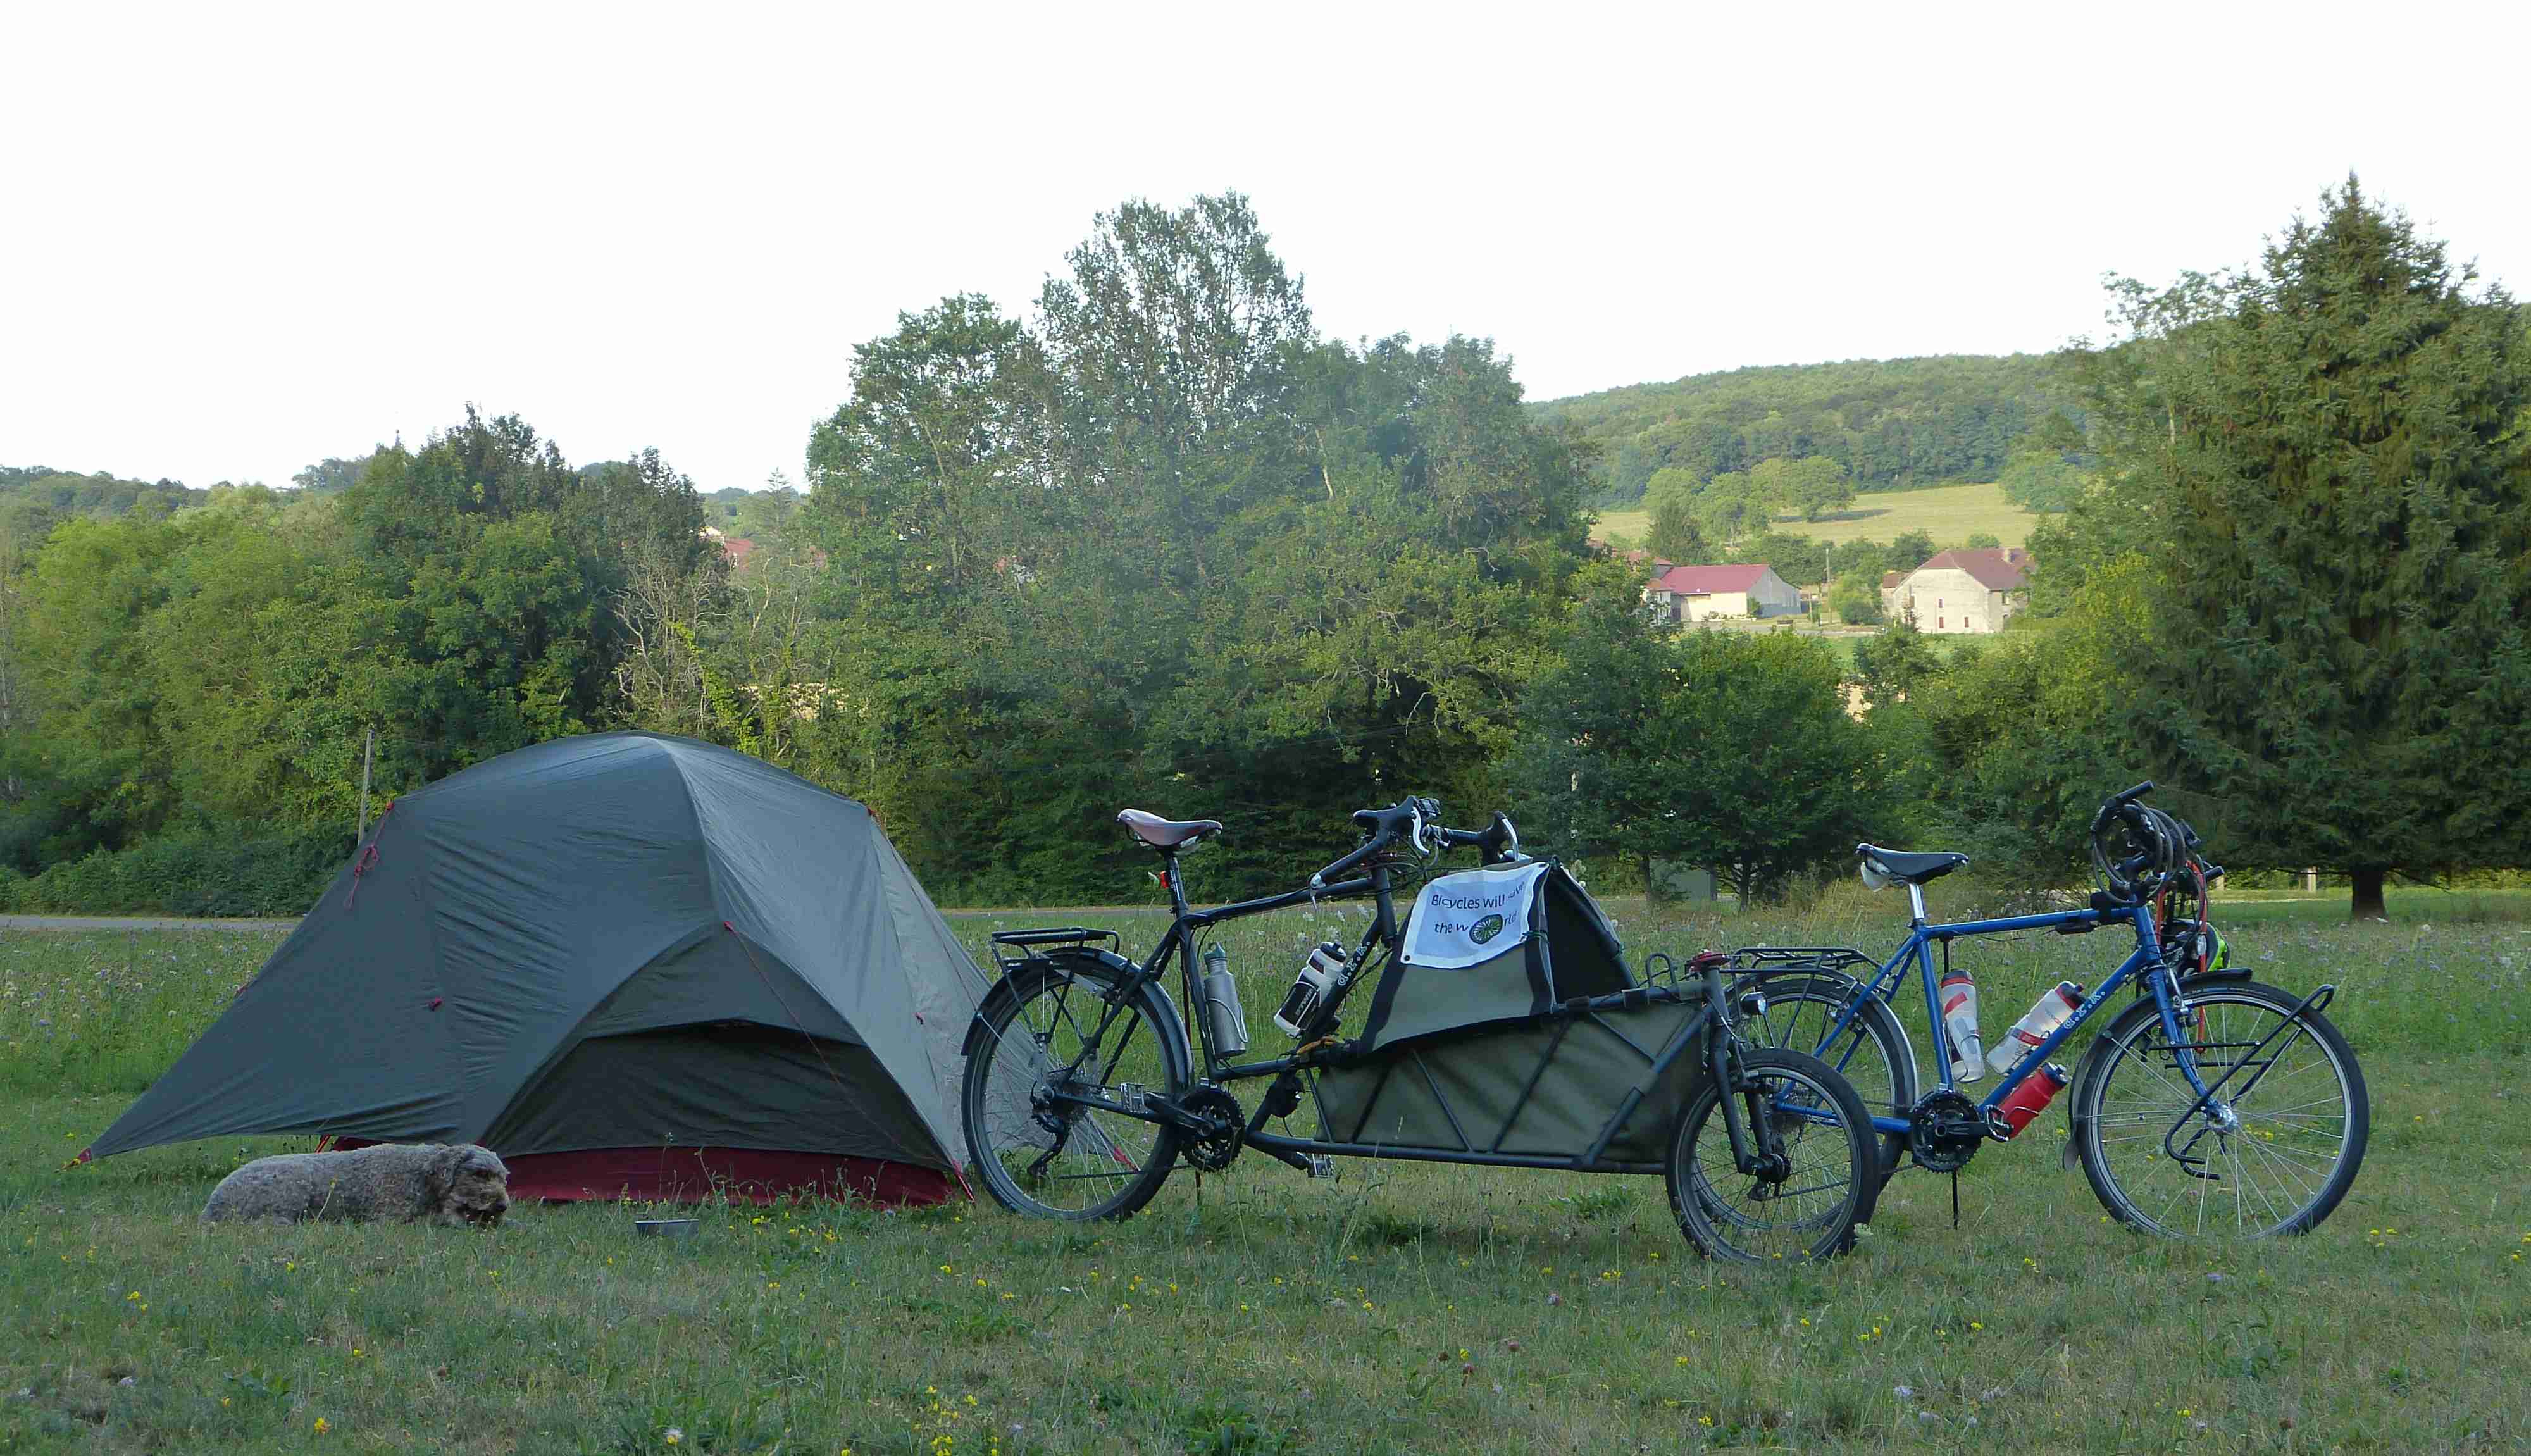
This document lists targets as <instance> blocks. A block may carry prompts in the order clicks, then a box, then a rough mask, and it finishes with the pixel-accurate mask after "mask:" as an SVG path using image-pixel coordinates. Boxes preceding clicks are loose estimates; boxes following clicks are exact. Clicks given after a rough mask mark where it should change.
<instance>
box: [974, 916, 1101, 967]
mask: <svg viewBox="0 0 2531 1456" xmlns="http://www.w3.org/2000/svg"><path fill="white" fill-rule="evenodd" d="M991 938H992V942H993V944H994V945H996V946H1004V945H1007V946H1010V947H1012V948H1013V949H1015V950H1018V951H1020V952H1021V954H1019V955H1015V956H1006V955H1003V954H1002V953H1001V952H1000V951H998V950H997V951H995V952H994V953H993V960H994V962H995V963H996V964H998V965H999V966H1000V967H1001V969H1002V971H1003V972H1004V974H1008V973H1009V972H1011V971H1014V970H1016V969H1018V968H1019V966H1020V965H1021V964H1022V963H1023V962H1025V961H1027V960H1028V959H1029V957H1030V956H1031V955H1032V954H1035V953H1036V952H1037V949H1038V947H1040V946H1046V945H1077V946H1083V947H1087V946H1089V945H1090V944H1091V942H1093V941H1097V940H1103V941H1105V942H1107V949H1108V950H1109V951H1110V952H1113V953H1115V954H1118V955H1122V954H1123V953H1124V942H1123V940H1121V939H1120V938H1119V937H1118V936H1117V934H1116V932H1115V931H1113V930H1093V929H1091V928H1090V927H1089V926H1087V925H1062V926H1057V927H1050V928H1046V929H1040V930H995V931H994V932H993V933H992V937H991Z"/></svg>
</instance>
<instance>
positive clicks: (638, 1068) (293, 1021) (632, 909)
mask: <svg viewBox="0 0 2531 1456" xmlns="http://www.w3.org/2000/svg"><path fill="white" fill-rule="evenodd" d="M985 984H986V982H985V980H984V976H983V975H982V973H980V972H979V971H978V970H977V968H976V966H975V963H974V962H973V961H972V960H971V959H970V958H969V957H968V956H967V954H966V952H965V950H964V949H963V948H962V947H961V946H960V945H959V944H958V941H957V939H956V937H955V936H954V935H953V934H951V932H950V930H949V927H948V925H947V924H946V923H944V922H943V921H942V920H941V918H940V914H939V912H938V910H937V909H936V908H934V907H933V905H932V903H931V900H930V898H929V897H928V895H926V894H925V893H924V890H923V887H922V885H921V884H919V883H918V882H916V880H915V877H914V874H913V872H912V871H911V870H910V869H909V868H907V867H906V864H905V861H904V860H903V859H902V858H900V857H899V856H898V855H897V853H896V850H895V847H894V846H892V845H890V844H889V843H888V842H887V837H886V835H885V834H884V833H883V832H881V830H880V828H879V826H878V824H877V823H876V821H875V820H874V819H873V818H872V815H871V813H870V812H869V811H868V810H867V809H865V808H863V807H862V806H861V805H859V804H856V803H854V802H853V801H851V800H849V799H845V798H842V797H840V796H838V795H835V794H831V793H828V792H826V791H825V790H823V789H820V788H817V787H816V786H815V785H813V784H810V783H808V782H807V781H806V780H803V779H800V778H798V777H795V776H794V775H792V774H789V773H786V772H784V771H783V770H781V769H779V768H776V767H774V766H772V765H771V764H768V763H765V762H763V761H761V760H759V759H756V758H752V757H749V756H746V755H743V754H738V753H734V752H732V751H730V750H727V749H723V748H718V747H715V746H713V745H710V744H704V743H698V742H695V741H692V740H688V739H679V738H670V737H665V736H659V735H651V734H640V733H614V734H595V735H590V736H586V737H580V738H570V739H562V740H558V741H555V742H552V743H546V744H540V745H537V746H535V747H534V748H528V749H522V750H520V751H518V752H517V753H513V754H507V755H504V756H501V757H499V758H495V759H492V760H491V761H489V762H486V763H481V764H478V765H477V766H475V767H473V768H469V769H467V770H465V771H463V772H461V773H457V774H453V775H451V776H450V777H448V778H446V779H443V780H441V781H440V782H438V783H435V784H432V785H430V786H429V787H427V788H425V789H422V790H420V791H418V792H416V793H414V794H411V795H408V796H406V797H405V798H403V799H401V800H398V801H397V802H396V803H395V804H394V805H392V806H391V807H390V809H389V811H388V812H386V813H385V814H384V815H383V816H382V817H381V818H380V820H379V822H378V825H377V828H376V830H375V832H374V833H373V834H372V836H371V837H370V839H369V840H368V842H367V843H366V844H365V845H364V846H362V848H361V850H360V852H359V854H358V855H357V856H356V858H355V860H354V862H353V863H352V864H351V865H350V866H347V867H346V868H344V870H343V871H342V873H341V874H339V875H338V876H336V878H335V881H334V883H333V884H332V885H331V886H330V887H328V888H327V890H326V892H325V894H324V897H323V898H322V899H321V900H320V901H319V902H318V903H317V904H316V905H315V906H314V907H313V908H311V909H310V910H309V914H308V917H307V919H306V920H304V921H303V922H301V924H300V925H299V927H298V929H297V930H295V931H294V932H293V933H292V934H291V936H290V938H289V939H288V940H286V941H284V942H283V943H282V945H281V948H280V949H279V950H277V951H275V952H274V953H273V956H272V958H271V960H269V961H268V962H266V963H265V965H264V967H263V969H262V971H261V972H259V973H258V974H257V975H256V976H255V978H254V980H252V981H250V982H249V983H248V984H247V985H246V987H245V988H244V989H243V990H241V991H240V992H239V994H238V996H237V998H236V999H235V1001H234V1002H233V1003H232V1004H231V1005H230V1007H229V1008H228V1010H227V1011H226V1013H224V1014H223V1015H222V1016H221V1017H220V1019H219V1020H218V1021H217V1022H216V1023H215V1024H214V1025H213V1026H212V1027H211V1029H210V1030H209V1031H208V1032H206V1033H205V1034H204V1035H203V1036H202V1037H201V1038H200V1039H199V1040H198V1041H197V1042H196V1043H195V1044H194V1045H193V1046H192V1047H191V1048H190V1049H189V1050H187V1052H186V1053H185V1055H184V1056H183V1058H181V1059H180V1060H179V1061H178V1062H177V1063H176V1065H175V1066H174V1067H173V1068H171V1069H169V1071H168V1072H167V1073H166V1074H165V1075H164V1076H162V1077H161V1078H159V1080H158V1082H157V1084H156V1085H155V1086H153V1087H151V1088H150V1089H149V1091H148V1092H145V1093H144V1094H142V1096H141V1098H140V1100H138V1101H137V1102H135V1103H134V1104H133V1105H132V1106H131V1108H130V1109H128V1110H127V1111H126V1112H125V1113H124V1114H123V1116H122V1117H121V1118H120V1119H118V1120H117V1121H116V1122H115V1124H114V1126H113V1127H111V1128H109V1129H108V1130H107V1131H106V1132H105V1134H104V1135H103V1136H102V1137H100V1138H98V1139H97V1141H96V1143H95V1145H94V1146H93V1148H91V1151H92V1152H94V1153H95V1154H97V1155H99V1156H103V1155H108V1154H112V1153H117V1152H125V1151H130V1150H131V1149H134V1148H147V1147H151V1146H153V1145H156V1144H162V1143H173V1142H180V1141H185V1140H188V1139H195V1138H207V1137H216V1136H226V1135H232V1134H244V1133H325V1134H335V1135H340V1136H346V1137H354V1138H363V1139H369V1140H375V1141H440V1142H461V1141H475V1142H486V1144H487V1146H490V1147H493V1148H495V1150H497V1151H501V1152H504V1153H513V1152H516V1153H532V1152H549V1151H563V1150H570V1149H580V1148H623V1147H633V1148H655V1147H661V1146H683V1147H689V1148H691V1147H696V1146H699V1145H703V1144H711V1145H716V1146H721V1147H728V1148H763V1149H770V1150H786V1151H787V1150H799V1151H811V1152H821V1153H822V1152H832V1153H837V1154H847V1155H853V1156H866V1157H875V1158H883V1159H886V1160H889V1161H898V1162H907V1163H912V1164H916V1165H919V1166H925V1167H931V1168H940V1169H946V1168H954V1167H957V1166H960V1165H963V1164H964V1162H965V1161H966V1156H965V1149H964V1145H963V1141H962V1138H961V1134H960V1132H959V1119H958V1110H957V1090H958V1080H959V1076H960V1071H961V1068H960V1062H959V1045H960V1041H961V1039H962V1038H963V1036H965V1033H966V1028H967V1023H968V1021H969V1020H970V1019H971V1018H972V1016H973V1015H974V1012H975V1008H976V1004H977V1002H978V1001H979V1000H980V999H981V998H982V996H983V994H984V988H985Z"/></svg>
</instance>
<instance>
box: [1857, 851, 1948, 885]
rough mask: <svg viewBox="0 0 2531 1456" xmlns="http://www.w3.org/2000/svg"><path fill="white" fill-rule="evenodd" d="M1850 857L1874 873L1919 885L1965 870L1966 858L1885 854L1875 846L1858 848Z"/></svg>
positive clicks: (1886, 852)
mask: <svg viewBox="0 0 2531 1456" xmlns="http://www.w3.org/2000/svg"><path fill="white" fill-rule="evenodd" d="M1854 853H1855V854H1856V856H1857V857H1859V858H1860V859H1861V860H1862V861H1863V863H1864V864H1865V865H1866V866H1867V867H1869V868H1871V869H1873V870H1874V871H1875V872H1877V873H1879V874H1881V875H1883V876H1884V877H1886V878H1889V879H1894V880H1897V881H1898V882H1900V883H1901V884H1911V885H1920V884H1923V883H1924V882H1925V881H1927V880H1929V879H1940V878H1941V877H1942V876H1943V875H1945V874H1948V873H1950V872H1951V871H1952V870H1954V869H1965V868H1968V863H1969V857H1968V856H1966V855H1955V854H1952V853H1950V852H1948V851H1941V852H1938V853H1935V854H1930V855H1910V854H1906V853H1903V852H1901V851H1899V850H1885V849H1883V848H1881V847H1880V846H1878V845H1870V844H1858V845H1856V846H1855V847H1854Z"/></svg>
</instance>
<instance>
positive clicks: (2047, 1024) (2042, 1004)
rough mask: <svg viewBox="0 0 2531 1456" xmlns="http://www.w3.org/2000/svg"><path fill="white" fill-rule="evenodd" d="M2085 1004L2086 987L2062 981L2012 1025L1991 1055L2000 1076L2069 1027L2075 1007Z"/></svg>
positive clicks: (1988, 1054)
mask: <svg viewBox="0 0 2531 1456" xmlns="http://www.w3.org/2000/svg"><path fill="white" fill-rule="evenodd" d="M2082 1004H2083V988H2082V986H2080V985H2078V984H2076V983H2075V982H2073V981H2070V980H2060V981H2058V982H2056V984H2055V985H2053V986H2052V987H2050V988H2049V991H2048V993H2047V994H2046V995H2044V996H2041V997H2040V998H2039V1004H2038V1005H2036V1006H2033V1007H2031V1008H2030V1014H2029V1015H2027V1016H2025V1017H2023V1018H2022V1019H2021V1020H2019V1021H2017V1022H2014V1023H2013V1024H2012V1030H2011V1031H2009V1032H2006V1033H2004V1034H2003V1039H2002V1040H2000V1041H1997V1043H1995V1050H1993V1051H1991V1052H1989V1053H1987V1058H1986V1059H1987V1061H1988V1063H1989V1064H1990V1065H1992V1066H1993V1067H1994V1068H1995V1074H1996V1075H1997V1077H2000V1076H2002V1075H2003V1074H2004V1073H2006V1072H2009V1071H2011V1070H2012V1066H2013V1063H2015V1062H2018V1061H2020V1060H2021V1059H2022V1058H2023V1057H2025V1056H2028V1055H2029V1054H2030V1048H2032V1047H2034V1046H2037V1045H2038V1044H2039V1043H2040V1042H2042V1041H2045V1040H2047V1039H2048V1036H2049V1034H2050V1033H2052V1032H2054V1031H2055V1030H2056V1029H2057V1028H2058V1027H2061V1026H2063V1025H2064V1024H2065V1020H2066V1018H2068V1017H2070V1016H2072V1015H2073V1014H2074V1008H2076V1007H2078V1006H2080V1005H2082Z"/></svg>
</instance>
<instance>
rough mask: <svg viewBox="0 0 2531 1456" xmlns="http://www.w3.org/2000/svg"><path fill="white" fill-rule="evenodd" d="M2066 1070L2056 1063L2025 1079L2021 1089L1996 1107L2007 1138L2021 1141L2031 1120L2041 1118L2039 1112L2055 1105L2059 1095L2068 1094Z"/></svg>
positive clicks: (2051, 1063)
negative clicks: (2023, 1131) (2053, 1103)
mask: <svg viewBox="0 0 2531 1456" xmlns="http://www.w3.org/2000/svg"><path fill="white" fill-rule="evenodd" d="M2065 1080H2066V1079H2065V1069H2064V1068H2063V1067H2060V1066H2058V1065H2056V1064H2055V1063H2054V1062H2050V1063H2049V1064H2048V1065H2047V1066H2044V1067H2042V1068H2040V1069H2039V1070H2038V1071H2036V1072H2033V1073H2031V1074H2030V1075H2029V1076H2027V1077H2025V1078H2023V1079H2022V1080H2021V1085H2020V1086H2019V1087H2016V1088H2014V1089H2013V1090H2012V1095H2011V1096H2008V1097H2006V1098H2004V1099H2003V1100H2002V1101H2001V1102H1998V1103H1997V1104H1996V1109H1995V1111H1996V1115H1997V1117H2000V1118H2002V1119H2003V1126H2004V1129H2005V1132H2004V1136H2005V1137H2007V1138H2011V1137H2018V1136H2019V1135H2020V1133H2021V1130H2022V1129H2023V1128H2026V1127H2028V1126H2030V1120H2031V1119H2032V1118H2034V1117H2037V1116H2038V1115H2039V1112H2040V1109H2041V1108H2043V1107H2046V1106H2047V1105H2048V1104H2049V1103H2050V1102H2053V1101H2054V1100H2055V1099H2056V1094H2057V1093H2058V1092H2063V1091H2064V1090H2065Z"/></svg>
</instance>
